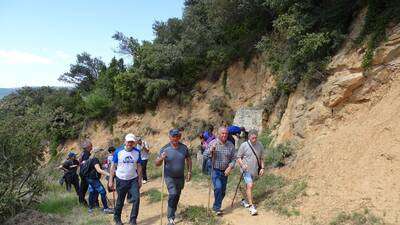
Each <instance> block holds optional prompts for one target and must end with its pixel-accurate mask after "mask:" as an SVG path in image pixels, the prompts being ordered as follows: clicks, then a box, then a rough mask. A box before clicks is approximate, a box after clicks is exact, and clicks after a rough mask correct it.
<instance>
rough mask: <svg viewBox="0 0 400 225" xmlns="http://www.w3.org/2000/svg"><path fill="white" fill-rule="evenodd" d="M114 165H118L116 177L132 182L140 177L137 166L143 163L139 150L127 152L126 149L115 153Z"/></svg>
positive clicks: (134, 149) (133, 149)
mask: <svg viewBox="0 0 400 225" xmlns="http://www.w3.org/2000/svg"><path fill="white" fill-rule="evenodd" d="M113 163H114V164H116V165H117V170H116V172H115V175H116V176H117V177H118V178H119V179H121V180H132V179H134V178H136V177H137V176H138V173H137V164H138V163H142V159H141V156H140V151H139V150H138V149H137V148H132V150H130V151H127V150H126V149H125V148H123V149H119V150H117V151H115V153H114V156H113Z"/></svg>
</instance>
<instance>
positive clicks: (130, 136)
mask: <svg viewBox="0 0 400 225" xmlns="http://www.w3.org/2000/svg"><path fill="white" fill-rule="evenodd" d="M125 141H136V137H135V135H134V134H127V135H126V136H125Z"/></svg>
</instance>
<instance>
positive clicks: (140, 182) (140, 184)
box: [138, 178, 143, 189]
mask: <svg viewBox="0 0 400 225" xmlns="http://www.w3.org/2000/svg"><path fill="white" fill-rule="evenodd" d="M142 184H143V182H142V178H139V180H138V185H139V189H140V188H141V187H142Z"/></svg>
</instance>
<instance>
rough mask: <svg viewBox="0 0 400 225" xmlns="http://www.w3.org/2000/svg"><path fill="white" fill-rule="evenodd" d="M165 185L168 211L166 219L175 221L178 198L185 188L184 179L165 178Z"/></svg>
mask: <svg viewBox="0 0 400 225" xmlns="http://www.w3.org/2000/svg"><path fill="white" fill-rule="evenodd" d="M165 184H166V185H167V189H168V209H167V217H168V219H175V212H176V209H177V207H178V203H179V198H180V197H181V192H182V189H183V187H184V186H185V178H184V177H182V178H174V177H168V176H166V177H165Z"/></svg>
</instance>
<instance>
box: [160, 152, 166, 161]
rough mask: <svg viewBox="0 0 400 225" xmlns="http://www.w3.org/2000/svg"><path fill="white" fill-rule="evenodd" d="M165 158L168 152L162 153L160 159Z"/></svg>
mask: <svg viewBox="0 0 400 225" xmlns="http://www.w3.org/2000/svg"><path fill="white" fill-rule="evenodd" d="M165 158H167V153H166V152H163V153H161V156H160V159H161V160H164V159H165Z"/></svg>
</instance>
